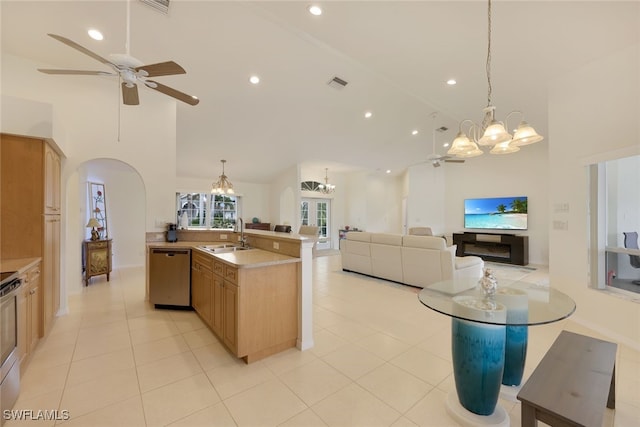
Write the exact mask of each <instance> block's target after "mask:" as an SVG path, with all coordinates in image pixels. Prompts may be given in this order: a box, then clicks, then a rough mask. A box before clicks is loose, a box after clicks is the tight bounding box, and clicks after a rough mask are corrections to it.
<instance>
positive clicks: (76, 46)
mask: <svg viewBox="0 0 640 427" xmlns="http://www.w3.org/2000/svg"><path fill="white" fill-rule="evenodd" d="M48 35H49V37H53V38H54V39H56V40H58V41H59V42H62V43H64V44H66V45H67V46H69V47H72V48H74V49H75V50H77V51H80V52H82V53H84V54H85V55H88V56H90V57H92V58H93V59H95V60H96V61H100V62H102V63H103V64H107V65H111V66H112V67H116V65H115V64H114V63H113V62H111V61H109V60H107V59H104V58H103V57H102V56H100V55H98V54H97V53H94V52H91V51H90V50H89V49H87V48H86V47H82V46H80V45H79V44H78V43H76V42H74V41H73V40H69V39H68V38H66V37H62V36H59V35H57V34H48ZM116 68H117V67H116Z"/></svg>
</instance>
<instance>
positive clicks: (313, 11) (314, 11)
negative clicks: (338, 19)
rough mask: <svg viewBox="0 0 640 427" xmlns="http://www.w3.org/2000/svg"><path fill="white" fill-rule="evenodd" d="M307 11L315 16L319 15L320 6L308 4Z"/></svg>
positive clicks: (320, 12)
mask: <svg viewBox="0 0 640 427" xmlns="http://www.w3.org/2000/svg"><path fill="white" fill-rule="evenodd" d="M309 13H310V14H312V15H315V16H320V15H322V9H320V6H315V5H311V6H309Z"/></svg>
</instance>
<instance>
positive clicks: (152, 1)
mask: <svg viewBox="0 0 640 427" xmlns="http://www.w3.org/2000/svg"><path fill="white" fill-rule="evenodd" d="M140 1H141V2H142V3H145V4H148V5H149V6H151V7H152V8H154V9H156V10H159V11H160V12H162V13H169V1H170V0H140Z"/></svg>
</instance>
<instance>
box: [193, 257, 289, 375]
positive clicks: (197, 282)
mask: <svg viewBox="0 0 640 427" xmlns="http://www.w3.org/2000/svg"><path fill="white" fill-rule="evenodd" d="M212 262H213V279H212V281H211V285H210V287H209V285H205V284H204V283H207V282H208V280H207V279H204V280H203V276H205V277H206V276H207V273H205V274H204V275H202V274H198V271H199V272H200V273H202V271H203V270H202V267H200V268H199V269H198V268H197V267H195V266H194V270H195V271H196V273H195V274H192V278H191V281H192V283H191V286H192V292H193V305H194V308H195V309H196V312H197V313H198V314H199V315H200V318H201V319H202V320H203V321H204V322H205V323H206V324H207V326H208V327H209V328H210V329H211V330H212V331H213V333H214V334H215V335H216V336H217V337H218V338H219V339H220V341H221V342H222V343H224V345H225V346H226V347H227V348H228V349H229V350H230V351H231V352H232V353H233V354H235V355H236V356H238V357H241V358H243V359H244V360H245V361H246V362H247V363H251V362H253V361H255V360H259V359H262V358H264V357H267V356H270V355H272V354H275V353H278V352H280V351H283V350H285V349H287V348H291V347H295V344H296V339H297V336H298V281H297V277H298V273H297V271H298V270H297V269H298V264H297V263H286V264H276V265H270V266H265V267H256V268H239V269H238V268H235V267H232V266H230V265H227V264H224V263H222V262H220V261H217V260H215V259H212ZM196 263H198V262H197V261H196ZM203 263H204V262H203V261H200V264H201V265H202V264H203ZM192 271H193V270H192ZM203 282H204V283H203ZM203 288H207V289H210V292H207V291H205V292H203ZM203 298H204V299H206V298H210V303H209V304H207V303H206V302H204V301H202V299H203ZM205 307H206V308H205ZM203 308H205V309H203ZM208 308H210V311H209V310H208Z"/></svg>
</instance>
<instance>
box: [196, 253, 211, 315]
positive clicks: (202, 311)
mask: <svg viewBox="0 0 640 427" xmlns="http://www.w3.org/2000/svg"><path fill="white" fill-rule="evenodd" d="M212 264H213V261H212V260H211V258H209V257H206V256H203V255H200V254H196V253H194V254H193V257H192V260H191V305H192V307H193V308H194V309H195V310H196V312H197V313H198V314H199V315H200V317H201V318H202V320H204V321H205V323H206V324H207V325H211V302H212V298H211V294H212V292H213V272H212V270H211V265H212Z"/></svg>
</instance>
